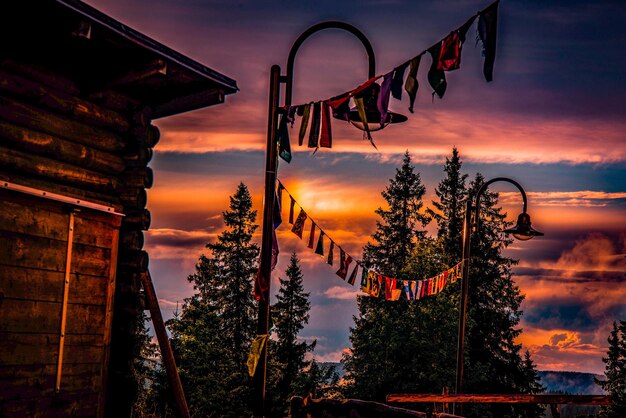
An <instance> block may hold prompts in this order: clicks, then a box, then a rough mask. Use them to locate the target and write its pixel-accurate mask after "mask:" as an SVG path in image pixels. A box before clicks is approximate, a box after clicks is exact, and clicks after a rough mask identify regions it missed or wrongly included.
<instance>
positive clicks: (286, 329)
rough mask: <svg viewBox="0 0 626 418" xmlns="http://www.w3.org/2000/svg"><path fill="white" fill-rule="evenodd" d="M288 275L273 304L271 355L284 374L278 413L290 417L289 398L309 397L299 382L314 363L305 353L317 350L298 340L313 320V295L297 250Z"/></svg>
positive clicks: (279, 385)
mask: <svg viewBox="0 0 626 418" xmlns="http://www.w3.org/2000/svg"><path fill="white" fill-rule="evenodd" d="M286 276H287V278H285V279H282V278H281V279H280V289H279V290H278V295H277V302H276V303H275V304H274V306H273V307H272V319H273V321H274V332H275V333H276V336H277V340H276V341H270V356H271V357H272V358H273V359H274V361H275V362H276V363H278V365H279V367H280V370H281V375H280V377H279V381H278V382H277V383H276V393H275V394H274V397H275V399H276V401H275V406H274V408H273V409H274V414H273V415H275V416H281V417H282V416H286V412H287V409H288V401H289V399H290V398H291V396H293V395H300V396H306V395H307V393H296V392H297V388H296V384H297V382H298V380H300V377H301V375H302V374H303V372H304V370H305V368H306V367H308V366H309V364H310V362H309V361H306V360H305V355H306V353H308V352H311V351H313V349H314V348H315V341H314V342H312V343H311V344H309V343H307V342H306V341H298V334H299V333H300V331H301V330H302V328H304V326H305V325H306V324H307V323H308V322H309V310H310V309H311V304H310V303H309V300H308V298H309V294H308V293H306V292H304V287H303V285H302V279H303V277H302V270H301V269H300V263H299V260H298V257H297V256H296V253H293V254H291V258H290V260H289V266H288V267H287V271H286Z"/></svg>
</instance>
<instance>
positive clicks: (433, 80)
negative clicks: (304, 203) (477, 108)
mask: <svg viewBox="0 0 626 418" xmlns="http://www.w3.org/2000/svg"><path fill="white" fill-rule="evenodd" d="M498 4H499V0H497V1H496V2H494V3H492V4H491V5H489V6H488V7H486V8H485V9H483V10H482V11H480V12H478V13H476V14H475V15H473V16H472V17H470V18H469V19H468V20H467V21H466V23H465V24H463V26H461V27H459V28H457V29H455V30H452V31H450V32H449V34H448V35H447V36H446V37H444V38H443V39H441V40H440V41H439V42H438V43H436V44H435V45H433V46H432V47H430V48H428V49H427V50H424V51H422V52H421V53H419V54H417V55H416V56H415V57H414V58H412V59H410V60H408V61H406V62H404V63H402V64H401V65H398V66H397V67H395V68H394V69H393V70H392V71H390V72H387V73H385V75H384V80H383V82H382V83H381V86H380V88H379V89H380V93H379V96H378V97H377V99H376V100H377V107H378V110H379V112H380V116H381V123H383V124H384V123H385V122H386V117H387V116H386V115H387V113H388V111H389V110H388V104H389V95H390V94H391V96H393V97H394V98H395V99H398V100H400V99H401V98H402V81H403V78H404V73H405V71H406V69H407V67H409V66H410V70H409V75H408V76H407V78H406V82H405V84H404V86H405V90H406V91H407V93H408V95H409V111H410V112H411V113H413V112H414V109H413V108H414V104H415V98H416V95H417V90H418V87H419V83H418V81H417V70H418V68H419V64H420V59H421V56H422V55H424V54H425V53H426V52H429V53H430V54H431V56H432V58H433V63H432V65H431V67H430V69H429V71H428V82H429V84H430V85H431V86H432V88H433V100H434V96H435V95H437V96H438V97H439V98H443V96H444V94H445V91H446V89H447V84H448V83H447V81H446V76H445V73H444V72H445V71H453V70H456V69H458V68H460V64H461V53H462V47H463V43H464V42H465V35H466V33H467V31H468V30H469V28H470V26H471V25H472V24H473V23H474V20H475V19H476V18H477V17H478V25H477V26H478V30H477V32H478V38H479V39H480V41H481V42H482V44H483V50H482V53H483V56H484V59H485V60H484V66H483V73H484V76H485V79H486V80H487V81H492V80H493V67H494V62H495V56H496V38H497V19H498ZM381 77H383V76H382V75H376V76H374V77H371V78H370V79H369V80H367V81H366V82H364V83H362V84H361V85H359V86H358V87H356V88H354V89H352V90H350V91H347V92H344V93H341V94H339V95H336V96H334V97H332V98H330V99H325V100H318V101H316V102H311V103H306V104H301V105H296V106H292V107H290V108H289V109H285V112H287V118H286V119H287V120H286V121H285V122H289V123H291V124H292V126H293V120H294V118H295V115H298V116H301V117H302V122H301V124H300V132H299V135H298V144H299V145H300V146H302V144H303V142H304V137H305V135H306V131H307V128H308V127H309V122H310V121H311V124H310V125H311V127H310V130H309V138H308V139H309V141H308V147H309V148H315V150H316V151H317V149H318V147H324V148H331V147H332V138H331V133H330V132H331V126H330V120H331V119H330V117H329V115H330V111H328V116H327V109H325V107H326V105H328V106H330V108H332V110H333V111H332V114H333V116H337V117H339V118H341V119H347V115H348V114H349V112H350V100H353V101H354V105H355V108H356V109H357V111H358V113H359V118H360V119H361V121H362V122H364V125H365V127H364V130H365V134H364V137H365V138H366V139H367V140H369V141H370V142H371V143H372V145H373V146H374V147H375V145H374V142H373V140H372V136H371V133H370V132H369V127H368V126H367V123H365V122H366V120H367V117H366V113H365V103H364V98H363V97H361V96H362V95H361V93H363V92H366V90H367V89H368V88H370V87H371V86H372V84H373V83H375V82H377V80H378V79H380V78H381ZM316 107H317V109H316ZM311 113H312V115H311ZM326 122H328V123H326ZM370 122H373V121H370ZM376 122H377V121H376ZM320 128H321V130H320ZM282 129H283V125H282V123H281V125H280V134H279V139H281V140H282V142H281V147H280V155H281V157H282V158H284V159H285V161H288V160H290V158H291V152H290V150H288V148H287V147H288V146H289V145H288V136H287V135H283V134H282V132H283V131H282Z"/></svg>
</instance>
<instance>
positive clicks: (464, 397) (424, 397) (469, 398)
mask: <svg viewBox="0 0 626 418" xmlns="http://www.w3.org/2000/svg"><path fill="white" fill-rule="evenodd" d="M387 402H412V403H418V402H427V403H431V402H442V403H529V404H558V405H608V404H609V403H610V398H609V397H608V396H603V395H543V394H541V395H532V394H460V395H434V394H397V393H394V394H390V395H387Z"/></svg>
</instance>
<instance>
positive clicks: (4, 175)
mask: <svg viewBox="0 0 626 418" xmlns="http://www.w3.org/2000/svg"><path fill="white" fill-rule="evenodd" d="M122 87H123V86H122ZM159 137H160V134H159V130H158V128H156V127H155V126H154V125H152V124H151V112H150V109H149V108H147V107H146V106H144V105H142V104H141V103H138V102H136V101H134V100H132V99H130V98H128V97H126V96H124V95H123V94H120V93H118V92H116V91H112V90H110V89H107V88H106V86H98V85H95V84H90V85H88V86H83V85H78V84H76V83H75V82H73V81H72V79H71V76H69V75H62V74H59V73H56V72H51V71H50V70H49V69H48V68H47V67H46V66H45V65H43V66H42V65H38V64H33V63H28V62H25V61H23V60H22V58H19V59H16V58H3V57H2V56H0V189H2V187H3V182H4V181H6V182H10V183H15V184H20V185H24V186H29V187H33V188H37V189H41V190H46V191H51V192H54V193H58V194H62V195H66V196H70V197H75V198H78V199H84V200H89V201H91V202H95V203H100V204H104V205H107V206H113V207H115V209H116V210H117V211H121V212H123V213H124V214H125V215H126V216H125V217H124V218H123V220H122V221H121V222H122V224H121V229H120V233H119V237H118V238H116V240H117V239H119V247H118V245H117V241H115V242H116V243H114V240H113V236H112V235H111V234H110V233H107V234H104V235H101V234H97V233H95V232H96V231H99V230H103V228H104V229H106V228H105V225H107V222H109V221H103V220H101V219H100V220H95V219H91V218H89V216H91V215H89V216H87V215H86V212H81V213H80V214H79V215H78V217H77V218H76V222H77V226H76V229H77V231H83V232H81V233H79V234H78V236H77V237H76V238H75V241H76V244H75V245H74V247H73V251H74V254H73V260H74V262H73V270H72V281H71V287H70V290H69V291H70V300H71V301H72V304H71V305H70V306H69V309H68V318H69V317H81V318H84V319H85V320H84V321H82V322H80V323H78V322H75V321H74V322H72V321H69V322H68V324H67V326H68V333H70V334H71V335H68V338H67V341H66V355H65V356H64V357H68V358H70V357H74V358H75V359H77V363H76V364H74V363H69V364H68V365H67V373H68V375H67V376H71V377H72V382H71V385H73V386H71V385H69V384H68V386H65V388H66V389H67V390H70V392H67V393H65V392H64V391H63V389H62V391H61V393H60V394H57V395H55V396H54V397H52V394H51V392H47V391H43V389H42V391H40V392H33V391H32V390H33V389H29V390H31V391H30V392H28V391H27V390H26V388H25V382H28V383H29V385H30V386H32V387H39V388H43V387H47V386H46V385H47V383H48V379H49V378H50V373H49V372H50V371H51V370H52V368H53V367H52V366H51V363H49V357H50V356H51V357H54V350H57V349H58V341H57V340H58V323H57V322H56V321H57V319H55V316H56V317H58V312H56V310H55V309H57V310H58V305H59V302H58V300H59V299H58V298H59V296H60V293H59V292H62V291H63V288H62V287H60V288H57V287H58V286H56V283H62V281H61V282H59V280H62V278H63V271H64V270H63V268H64V264H65V258H64V257H65V253H66V250H67V248H66V244H64V239H66V237H67V236H66V235H64V234H66V232H63V230H62V228H60V225H62V224H63V223H64V222H65V226H66V227H67V222H66V221H62V219H64V217H65V218H67V213H65V212H63V211H58V210H48V209H49V207H50V203H49V201H46V202H45V203H32V204H30V205H24V204H23V203H24V202H23V201H20V200H19V199H17V200H16V199H13V198H8V199H4V198H3V199H2V205H3V208H2V210H1V211H2V213H3V215H2V216H3V219H4V220H3V221H2V222H4V224H3V225H2V226H0V266H1V267H0V270H1V272H0V292H3V293H4V295H2V293H0V368H2V375H1V377H0V380H1V381H2V382H1V383H0V416H22V415H20V414H19V413H18V412H15V411H17V409H15V408H17V405H18V404H17V403H16V402H17V401H16V399H17V395H16V394H15V388H18V387H19V390H18V391H21V390H24V391H26V392H24V393H23V395H24V396H27V399H29V401H28V402H25V403H22V404H21V405H22V406H21V407H22V408H25V407H26V405H29V406H28V408H30V409H28V411H29V413H27V414H26V415H28V416H40V415H41V416H46V413H45V411H48V410H49V408H50V405H51V402H56V404H55V405H57V406H58V409H57V412H56V413H55V414H53V415H54V416H63V413H61V412H60V411H65V412H67V413H68V414H70V412H71V411H73V412H71V414H78V415H81V414H85V415H94V414H93V413H91V412H93V411H92V410H91V409H89V408H91V407H89V408H87V407H86V406H87V405H91V406H93V404H94V402H95V403H96V404H97V406H98V415H99V416H104V415H107V416H128V415H129V413H130V408H131V406H132V403H133V401H134V394H135V393H136V390H137V386H136V382H135V381H134V378H133V373H132V367H133V361H134V359H133V357H134V356H135V355H136V354H137V350H138V345H137V341H136V339H135V338H134V333H135V330H136V326H137V324H138V321H137V319H138V318H139V317H140V314H141V312H142V310H143V308H142V306H141V303H140V298H139V291H140V280H139V276H138V274H139V273H141V272H145V271H146V270H147V267H148V255H147V253H146V252H145V251H143V249H142V248H143V232H142V231H144V230H147V229H148V227H149V225H150V212H149V211H148V210H147V209H146V203H147V198H146V190H145V189H146V188H149V187H151V186H152V182H153V173H152V170H151V169H150V168H149V167H147V165H148V163H149V162H150V159H151V158H152V148H153V147H154V145H155V144H156V143H157V142H158V140H159ZM4 193H8V192H6V191H5V192H4ZM11 193H14V192H11ZM6 196H8V195H6ZM6 196H5V195H3V197H6ZM5 215H6V216H5ZM33 219H37V220H38V221H37V222H34V221H33ZM94 222H95V223H94ZM94 225H95V226H94ZM109 226H111V225H109ZM91 228H96V229H94V230H93V232H94V233H87V232H88V230H89V231H91ZM98 228H99V229H98ZM111 246H113V248H112V247H111ZM118 249H119V256H118V263H114V264H117V265H113V266H111V265H110V263H109V261H108V260H109V259H110V258H111V257H113V258H115V253H116V252H117V251H118ZM35 254H38V255H37V256H35ZM107 275H109V276H107ZM107 280H108V281H107ZM105 282H106V283H107V284H108V286H110V287H111V288H114V289H115V292H114V294H113V293H111V292H109V293H107V287H106V286H105V287H102V286H101V285H102V284H103V283H105ZM95 283H97V284H98V285H95ZM7 288H11V289H12V290H11V292H12V293H11V294H12V295H13V296H10V297H9V296H7V294H8V292H7V291H6V290H5V289H7ZM107 301H108V302H107ZM107 303H111V304H112V307H111V309H110V310H109V311H108V312H105V310H106V304H107ZM55 312H56V313H55ZM54 327H56V328H54ZM55 333H57V335H56V338H55V337H53V336H54V335H55ZM22 337H23V339H20V338H22ZM97 341H100V342H99V343H98V344H100V346H98V344H97ZM109 342H110V355H109V354H108V350H106V349H104V350H103V349H102V347H105V348H106V345H107V344H108V343H109ZM101 346H102V347H101ZM55 347H57V348H55ZM89 350H92V351H89ZM44 352H45V353H46V355H47V356H49V357H46V359H44V360H45V361H43V360H41V361H39V360H38V361H39V363H36V364H30V363H29V359H31V358H33V356H35V354H36V353H39V354H41V355H43V353H44ZM96 352H99V353H100V354H98V355H96ZM29 353H30V354H29ZM87 359H89V361H88V362H85V361H86V360H87ZM78 360H81V361H78ZM83 360H85V361H83ZM42 361H43V362H42ZM100 361H101V362H102V364H104V368H103V370H102V373H101V370H100V369H98V368H97V364H98V362H100ZM89 364H90V365H89ZM9 370H12V371H11V372H9ZM96 372H97V373H96ZM94 376H97V377H94ZM107 376H108V384H105V385H102V384H101V383H97V382H96V381H97V380H98V379H104V380H105V381H107ZM19 382H22V383H19ZM18 383H19V384H18ZM62 387H63V385H62ZM72 387H75V388H77V389H84V388H89V390H88V391H87V392H85V393H83V392H71V388H72ZM107 387H108V388H109V390H108V396H109V397H110V398H114V399H116V402H107V403H106V405H105V399H106V396H107V390H106V388H107ZM11 388H13V389H11ZM11 390H12V391H13V393H14V395H11V396H13V397H10V396H9V394H10V393H11ZM35 393H39V397H37V396H34V395H35ZM72 394H74V395H72ZM31 395H33V396H32V397H31ZM77 405H79V406H80V408H79V409H74V408H78V406H77ZM105 406H106V411H105ZM83 407H85V408H87V409H85V410H82V409H81V408H83ZM2 408H4V409H2ZM11 411H14V412H11ZM36 411H39V412H37V413H35V412H36ZM42 411H44V412H42ZM81 411H82V412H81ZM86 411H91V412H89V413H88V412H86ZM72 416H74V415H72Z"/></svg>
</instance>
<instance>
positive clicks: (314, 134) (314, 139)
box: [309, 102, 322, 148]
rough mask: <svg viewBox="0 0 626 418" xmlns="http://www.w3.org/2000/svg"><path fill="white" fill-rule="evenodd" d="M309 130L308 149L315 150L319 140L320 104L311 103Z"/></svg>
mask: <svg viewBox="0 0 626 418" xmlns="http://www.w3.org/2000/svg"><path fill="white" fill-rule="evenodd" d="M311 113H312V114H311V118H312V119H311V129H310V130H309V148H317V147H318V146H319V145H318V143H319V139H320V126H321V119H322V106H321V102H315V103H313V111H312V112H311Z"/></svg>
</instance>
